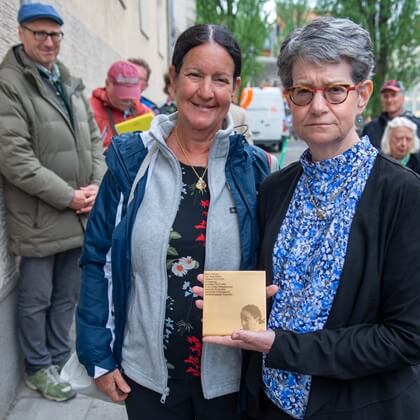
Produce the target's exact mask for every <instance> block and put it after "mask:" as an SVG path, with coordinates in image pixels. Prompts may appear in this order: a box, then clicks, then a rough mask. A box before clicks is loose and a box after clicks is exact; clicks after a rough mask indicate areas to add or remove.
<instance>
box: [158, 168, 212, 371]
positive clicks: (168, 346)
mask: <svg viewBox="0 0 420 420" xmlns="http://www.w3.org/2000/svg"><path fill="white" fill-rule="evenodd" d="M195 169H196V171H197V173H198V174H202V173H203V172H204V169H205V168H200V167H195ZM181 172H182V182H183V188H182V191H181V201H180V206H179V209H178V213H177V215H176V218H175V221H174V223H173V226H172V230H171V234H170V241H169V246H168V253H167V259H166V267H167V276H168V293H167V300H166V315H165V326H164V339H163V345H164V350H165V357H166V363H167V366H168V373H169V378H170V379H186V378H188V377H200V359H201V350H202V323H201V318H202V312H201V311H200V310H198V309H197V308H196V306H195V300H196V297H197V296H196V295H195V294H194V293H193V292H192V290H191V288H192V287H193V286H195V285H199V282H198V280H197V275H198V274H200V273H202V272H203V269H204V268H203V267H204V260H205V245H206V227H207V211H208V207H209V200H210V194H209V190H208V188H206V189H205V190H204V191H199V190H197V189H196V188H195V187H194V185H195V183H196V182H197V176H196V175H195V174H194V172H193V170H192V168H191V167H190V166H186V165H183V164H181ZM204 180H205V182H206V183H207V179H206V177H204Z"/></svg>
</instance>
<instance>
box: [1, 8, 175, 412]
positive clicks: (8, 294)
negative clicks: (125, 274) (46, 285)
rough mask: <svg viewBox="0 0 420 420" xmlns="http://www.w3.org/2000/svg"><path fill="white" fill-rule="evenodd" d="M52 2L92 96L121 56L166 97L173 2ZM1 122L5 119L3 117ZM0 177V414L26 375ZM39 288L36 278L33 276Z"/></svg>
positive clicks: (155, 95) (10, 16)
mask: <svg viewBox="0 0 420 420" xmlns="http://www.w3.org/2000/svg"><path fill="white" fill-rule="evenodd" d="M40 1H41V2H46V3H50V4H52V5H54V6H55V7H56V8H57V9H58V11H59V12H60V14H61V15H62V17H63V19H64V22H65V24H64V26H63V32H64V33H65V36H64V39H63V42H62V48H61V53H60V59H61V60H62V61H63V62H64V63H65V64H66V65H67V66H68V67H69V69H70V71H71V72H72V73H73V74H74V75H75V76H79V77H81V78H82V79H83V80H84V82H85V84H86V94H87V95H88V96H89V95H90V92H91V90H92V89H93V88H94V87H97V86H102V85H103V84H104V81H105V77H106V71H107V69H108V67H109V66H110V65H111V64H112V62H113V61H115V60H118V59H124V58H128V57H130V56H133V57H142V58H144V59H145V60H146V61H148V62H149V64H150V66H151V68H152V75H151V80H150V87H149V88H148V89H147V91H146V92H145V96H147V97H149V98H150V99H152V100H155V101H156V102H158V104H160V103H162V102H163V101H164V99H165V96H164V94H163V92H162V89H163V77H162V75H163V73H164V72H165V71H166V69H167V66H168V62H169V58H168V54H169V51H170V47H169V44H168V30H167V27H168V21H171V19H169V18H168V3H167V1H169V0H40ZM19 6H20V0H0V61H1V60H2V59H3V57H4V55H5V54H6V52H7V50H8V49H9V48H10V47H11V46H12V45H15V44H17V43H18V42H19V41H18V37H17V21H16V16H17V11H18V9H19ZM0 124H1V120H0ZM5 212H6V210H5V208H4V200H3V190H2V180H1V178H0V331H1V334H0V372H1V376H2V380H1V383H0V418H3V416H4V415H5V414H6V412H7V410H8V408H9V407H10V405H11V404H12V403H13V400H14V395H15V392H16V389H17V387H18V385H19V383H20V380H21V377H22V360H21V356H20V351H19V346H18V342H17V334H16V299H17V263H18V261H17V260H16V258H13V257H11V256H10V255H9V253H8V244H7V230H6V229H7V228H6V224H5ZM34 287H36V278H34Z"/></svg>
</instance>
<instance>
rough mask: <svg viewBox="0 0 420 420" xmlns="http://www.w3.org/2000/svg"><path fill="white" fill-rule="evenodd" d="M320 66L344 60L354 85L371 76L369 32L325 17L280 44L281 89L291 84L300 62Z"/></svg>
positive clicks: (278, 64)
mask: <svg viewBox="0 0 420 420" xmlns="http://www.w3.org/2000/svg"><path fill="white" fill-rule="evenodd" d="M299 60H302V61H306V62H311V63H314V64H318V65H322V64H323V63H335V64H338V63H340V62H342V61H346V62H348V63H349V64H350V66H351V76H352V79H353V82H354V83H359V82H363V81H364V80H367V79H370V78H371V77H372V76H373V73H374V69H375V60H374V56H373V52H372V41H371V39H370V36H369V33H368V31H366V30H365V29H363V28H362V27H361V26H360V25H358V24H356V23H354V22H352V21H351V20H349V19H339V18H334V17H331V16H324V17H320V18H318V19H315V20H313V21H312V22H310V23H309V24H307V25H306V26H304V27H302V28H297V29H295V30H294V31H292V32H291V33H289V35H288V36H287V37H286V39H285V40H284V41H283V43H282V46H281V49H280V55H279V58H278V60H277V67H278V74H279V76H280V79H281V81H282V84H283V87H285V88H289V87H291V86H292V85H293V78H292V70H293V66H294V64H295V63H296V62H297V61H299Z"/></svg>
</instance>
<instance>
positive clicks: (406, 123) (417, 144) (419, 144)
mask: <svg viewBox="0 0 420 420" xmlns="http://www.w3.org/2000/svg"><path fill="white" fill-rule="evenodd" d="M400 127H406V128H409V129H410V130H411V131H412V132H413V145H412V147H411V150H410V153H417V152H418V151H419V149H420V140H419V138H418V137H417V125H416V124H415V123H414V122H413V121H411V120H409V119H408V118H406V117H395V118H393V119H392V120H391V121H388V125H387V126H386V128H385V131H384V135H383V136H382V140H381V150H382V151H383V152H384V153H385V154H386V155H391V146H390V144H389V141H390V140H391V130H392V129H393V128H400Z"/></svg>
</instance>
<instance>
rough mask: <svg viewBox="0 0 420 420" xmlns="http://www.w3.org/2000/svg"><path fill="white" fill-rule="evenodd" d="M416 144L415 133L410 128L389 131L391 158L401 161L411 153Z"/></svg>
mask: <svg viewBox="0 0 420 420" xmlns="http://www.w3.org/2000/svg"><path fill="white" fill-rule="evenodd" d="M413 143H414V133H413V131H412V130H411V129H409V128H408V127H395V128H390V129H389V148H390V149H391V156H392V157H393V158H394V159H396V160H401V159H402V158H403V157H404V156H406V155H408V154H409V153H410V152H411V149H412V147H413Z"/></svg>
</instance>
